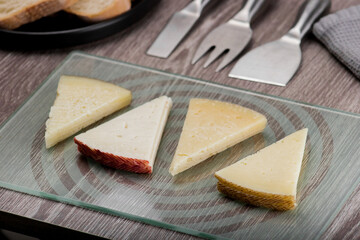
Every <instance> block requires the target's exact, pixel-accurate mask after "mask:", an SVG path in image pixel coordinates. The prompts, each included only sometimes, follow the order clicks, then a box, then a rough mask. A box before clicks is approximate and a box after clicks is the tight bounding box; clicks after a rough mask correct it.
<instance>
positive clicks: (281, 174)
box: [215, 129, 307, 210]
mask: <svg viewBox="0 0 360 240" xmlns="http://www.w3.org/2000/svg"><path fill="white" fill-rule="evenodd" d="M306 137H307V129H302V130H300V131H297V132H295V133H293V134H291V135H289V136H287V137H285V138H283V139H281V140H280V141H278V142H276V143H274V144H272V145H270V146H268V147H266V148H264V149H262V150H260V151H259V152H257V153H255V154H253V155H251V156H248V157H246V158H244V159H243V160H240V161H238V162H236V163H234V164H232V165H230V166H228V167H226V168H224V169H222V170H220V171H218V172H216V173H215V177H216V178H217V179H218V180H219V182H218V190H219V191H220V192H222V193H224V194H225V195H228V196H229V197H231V198H234V199H238V200H241V201H243V202H246V203H249V204H252V205H255V206H261V207H267V208H272V209H276V210H290V209H293V208H295V207H296V189H297V182H298V178H299V174H300V170H301V164H302V160H303V155H304V149H305V143H306Z"/></svg>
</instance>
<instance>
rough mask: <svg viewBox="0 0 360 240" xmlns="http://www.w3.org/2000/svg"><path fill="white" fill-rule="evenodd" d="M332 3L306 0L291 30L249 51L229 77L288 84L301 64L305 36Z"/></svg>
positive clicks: (282, 84) (326, 0) (325, 0)
mask: <svg viewBox="0 0 360 240" xmlns="http://www.w3.org/2000/svg"><path fill="white" fill-rule="evenodd" d="M330 6H331V2H330V0H308V1H307V2H305V3H304V4H303V5H302V7H301V10H300V11H299V16H298V21H297V22H296V24H295V25H294V27H293V28H291V29H290V31H289V32H288V33H287V34H285V35H284V36H283V37H281V38H280V39H278V40H275V41H273V42H270V43H267V44H264V45H262V46H260V47H258V48H255V49H253V50H252V51H250V52H248V53H247V54H245V55H244V56H243V57H242V58H241V59H240V60H239V61H238V62H237V63H236V65H235V66H234V68H233V69H232V70H231V72H230V74H229V77H232V78H239V79H244V80H250V81H255V82H262V83H269V84H273V85H278V86H286V84H287V83H288V82H289V81H290V79H291V78H292V77H293V76H294V74H295V73H296V71H297V69H298V68H299V66H300V64H301V48H300V44H301V40H302V39H303V38H304V36H305V35H306V33H308V32H309V30H310V28H311V26H312V24H313V23H314V22H315V20H316V19H318V18H319V17H320V16H321V15H322V14H323V13H324V12H325V11H326V10H327V9H329V8H330Z"/></svg>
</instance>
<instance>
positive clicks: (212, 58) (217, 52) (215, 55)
mask: <svg viewBox="0 0 360 240" xmlns="http://www.w3.org/2000/svg"><path fill="white" fill-rule="evenodd" d="M225 50H226V49H223V48H219V47H215V49H214V50H213V51H212V52H211V54H210V56H209V58H208V59H207V61H206V63H205V64H204V68H207V67H208V66H209V65H210V64H211V63H213V62H214V61H215V60H216V59H217V58H218V57H220V55H221V54H222V53H223V52H225Z"/></svg>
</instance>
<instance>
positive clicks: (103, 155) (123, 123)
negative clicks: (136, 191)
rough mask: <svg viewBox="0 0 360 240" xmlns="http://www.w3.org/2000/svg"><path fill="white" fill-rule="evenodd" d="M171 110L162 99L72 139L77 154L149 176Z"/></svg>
mask: <svg viewBox="0 0 360 240" xmlns="http://www.w3.org/2000/svg"><path fill="white" fill-rule="evenodd" d="M171 106H172V101H171V98H169V97H166V96H162V97H159V98H156V99H154V100H152V101H150V102H147V103H145V104H143V105H141V106H139V107H137V108H134V109H132V110H130V111H128V112H126V113H124V114H122V115H120V116H118V117H116V118H114V119H112V120H110V121H108V122H106V123H103V124H101V125H99V126H97V127H96V128H93V129H90V130H89V131H87V132H85V133H82V134H80V135H78V136H76V137H75V139H74V141H75V143H76V144H77V145H78V150H79V151H80V152H81V153H82V154H84V155H86V156H89V157H91V158H93V159H94V160H96V161H98V162H100V163H101V164H103V165H106V166H109V167H112V168H116V169H122V170H126V171H131V172H136V173H151V172H152V171H153V165H154V161H155V157H156V153H157V150H158V148H159V144H160V140H161V136H162V133H163V131H164V127H165V124H166V121H167V118H168V115H169V112H170V109H171Z"/></svg>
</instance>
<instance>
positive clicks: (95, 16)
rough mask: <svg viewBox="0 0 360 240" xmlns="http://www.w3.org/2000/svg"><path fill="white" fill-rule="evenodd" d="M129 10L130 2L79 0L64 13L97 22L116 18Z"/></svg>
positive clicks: (121, 0)
mask: <svg viewBox="0 0 360 240" xmlns="http://www.w3.org/2000/svg"><path fill="white" fill-rule="evenodd" d="M130 8H131V0H79V1H78V2H77V3H75V4H74V5H72V6H71V7H69V8H67V9H66V11H67V12H69V13H72V14H75V15H77V16H79V17H80V18H82V19H84V20H86V21H90V22H98V21H103V20H106V19H109V18H112V17H116V16H118V15H120V14H122V13H124V12H126V11H128V10H129V9H130Z"/></svg>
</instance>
